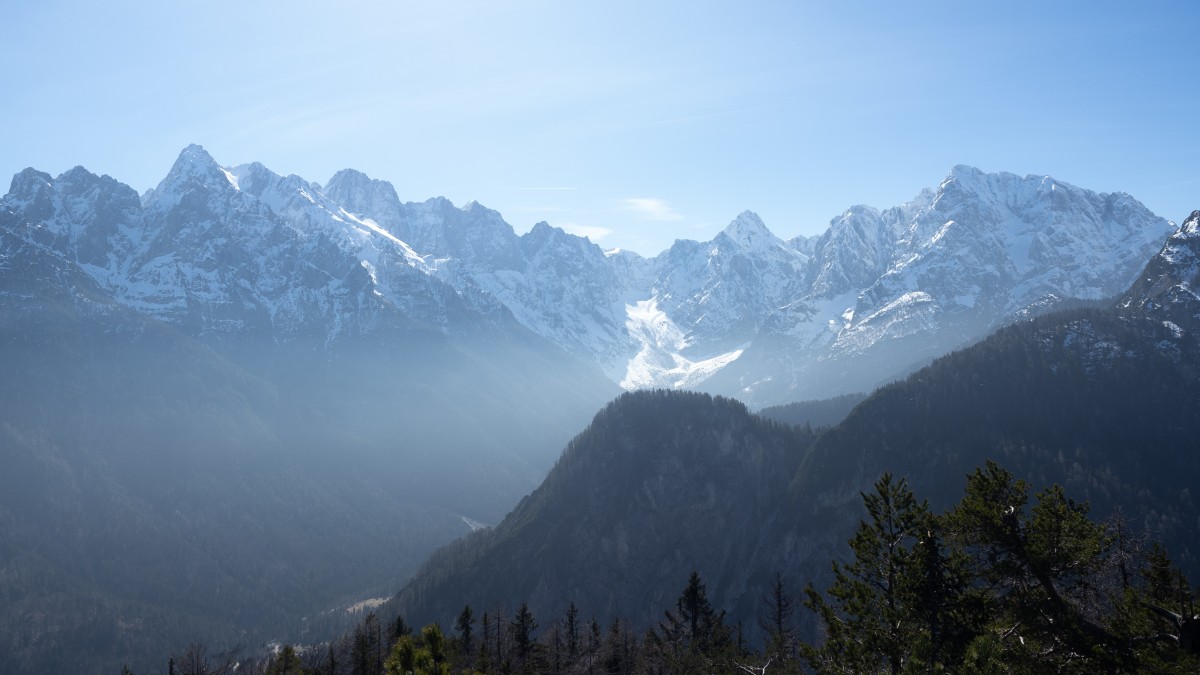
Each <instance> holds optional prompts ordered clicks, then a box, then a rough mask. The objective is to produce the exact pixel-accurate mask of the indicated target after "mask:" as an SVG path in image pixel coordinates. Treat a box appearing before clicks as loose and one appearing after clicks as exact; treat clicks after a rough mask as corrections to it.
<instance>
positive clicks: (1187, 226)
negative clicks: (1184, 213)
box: [1179, 211, 1200, 237]
mask: <svg viewBox="0 0 1200 675" xmlns="http://www.w3.org/2000/svg"><path fill="white" fill-rule="evenodd" d="M1179 233H1180V234H1182V235H1183V236H1185V237H1194V236H1196V235H1200V211H1192V215H1190V216H1188V218H1187V220H1185V221H1183V225H1180V226H1179Z"/></svg>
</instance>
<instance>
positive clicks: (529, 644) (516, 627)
mask: <svg viewBox="0 0 1200 675" xmlns="http://www.w3.org/2000/svg"><path fill="white" fill-rule="evenodd" d="M509 629H510V631H511V633H512V639H513V647H514V649H516V657H517V664H518V667H520V668H522V669H527V668H528V666H529V665H530V661H531V658H530V657H531V656H532V653H533V644H534V642H533V631H535V630H537V622H536V621H535V620H534V618H533V613H532V612H530V611H529V604H528V603H525V602H522V603H521V606H520V608H518V609H517V613H516V615H514V616H513V622H512V625H511V626H510V627H509Z"/></svg>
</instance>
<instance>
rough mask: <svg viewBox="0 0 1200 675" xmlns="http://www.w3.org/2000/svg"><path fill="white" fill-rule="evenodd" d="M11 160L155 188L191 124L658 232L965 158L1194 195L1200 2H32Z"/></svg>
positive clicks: (7, 121) (7, 162) (692, 230)
mask: <svg viewBox="0 0 1200 675" xmlns="http://www.w3.org/2000/svg"><path fill="white" fill-rule="evenodd" d="M6 15H7V21H6V23H7V24H8V30H7V31H6V35H5V39H4V40H3V41H2V42H0V56H2V57H3V63H4V72H5V74H4V77H3V79H2V80H0V82H2V83H3V88H2V89H0V91H3V92H4V103H3V105H0V174H3V175H5V176H8V175H11V174H13V173H16V172H17V171H19V170H21V169H23V168H24V167H26V166H34V167H36V168H39V169H42V170H44V171H47V172H49V173H52V174H55V175H57V174H58V173H60V172H62V171H65V170H66V169H68V168H70V167H72V166H75V165H77V164H82V165H84V166H86V167H87V168H88V169H90V170H92V171H94V172H96V173H106V174H109V175H111V176H113V177H115V178H117V179H118V180H121V181H123V182H125V183H128V184H130V185H132V186H133V187H134V188H136V189H137V190H138V191H143V190H145V189H146V188H149V187H152V186H153V185H154V184H156V183H157V182H158V181H159V180H160V179H161V178H162V177H163V176H164V175H165V174H166V172H167V170H168V168H169V167H170V165H171V163H172V162H173V161H174V159H175V157H176V155H177V154H178V153H179V151H180V150H181V149H182V148H183V147H184V146H186V145H187V144H189V143H193V142H194V143H200V144H201V145H203V146H205V147H206V148H207V149H208V150H209V152H210V153H212V154H213V156H214V157H215V158H216V159H217V161H218V162H220V163H222V164H225V165H233V164H240V163H244V162H250V161H261V162H262V163H264V164H265V165H267V166H268V167H269V168H271V169H272V170H274V171H276V172H279V173H283V174H288V173H295V174H299V175H301V176H304V177H305V178H307V179H309V180H315V181H318V182H322V183H323V182H325V181H326V180H328V178H329V177H330V176H331V175H332V174H333V173H334V172H335V171H337V170H338V169H341V168H345V167H353V168H357V169H360V170H362V171H365V172H366V173H368V174H370V175H371V176H372V177H375V178H382V179H385V180H388V181H391V182H392V183H393V184H394V185H395V186H396V190H397V192H398V193H399V194H400V197H401V199H404V200H414V201H420V200H424V199H427V198H429V197H433V196H437V195H443V196H446V197H448V198H450V199H451V200H453V201H454V202H455V203H457V204H460V205H461V204H463V203H465V202H467V201H470V200H476V201H478V202H480V203H482V204H484V205H486V206H489V207H491V208H494V209H496V210H498V211H500V212H501V213H502V214H503V215H504V217H505V218H506V219H507V220H508V221H509V222H510V223H512V224H513V226H514V227H515V228H516V229H517V231H518V232H524V231H526V230H528V229H529V228H530V227H532V225H533V224H534V223H536V222H537V221H539V220H546V221H548V222H550V223H551V224H552V225H557V226H560V227H563V228H564V229H568V230H570V231H574V232H576V233H579V234H586V235H589V236H590V237H591V238H592V240H593V241H595V242H597V243H599V244H600V245H601V246H604V247H606V248H608V247H614V246H619V247H623V248H629V249H632V250H635V251H638V252H639V253H642V254H644V255H653V254H655V253H658V252H659V251H660V250H662V249H664V248H666V247H667V246H669V245H670V243H671V242H672V241H673V240H674V239H677V238H687V239H708V238H711V237H712V236H713V235H715V234H716V233H717V232H718V231H719V230H720V229H721V228H723V227H724V226H725V224H727V223H728V222H729V221H730V220H732V219H733V218H734V217H735V216H736V215H737V214H738V213H739V212H741V211H742V210H745V209H750V210H753V211H755V212H757V213H758V214H759V215H761V216H762V217H763V219H764V220H765V221H766V223H767V225H768V226H769V227H770V228H771V229H772V230H773V231H774V232H775V233H776V234H778V235H780V236H783V237H791V236H794V235H796V234H808V235H812V234H817V233H819V232H821V231H823V230H824V229H825V227H826V226H827V224H828V222H829V219H830V218H832V217H834V216H836V215H837V214H839V213H840V212H841V211H843V210H844V209H845V208H846V207H848V206H850V205H852V204H858V203H866V204H871V205H874V206H878V207H887V206H892V205H895V204H898V203H902V202H904V201H906V200H908V199H910V198H912V197H913V196H914V195H916V193H917V192H918V191H919V190H920V189H921V188H923V187H928V186H935V185H936V184H937V183H938V182H940V181H941V179H942V178H943V177H944V176H945V174H946V173H947V172H948V170H949V169H950V167H951V166H953V165H954V164H970V165H973V166H977V167H979V168H981V169H984V170H986V171H1010V172H1013V173H1018V174H1049V175H1053V176H1055V177H1056V178H1058V179H1060V180H1063V181H1066V182H1069V183H1072V184H1075V185H1078V186H1080V187H1086V188H1090V189H1094V190H1097V191H1101V192H1110V191H1125V192H1129V193H1130V194H1132V195H1133V196H1135V197H1136V198H1138V199H1140V200H1141V201H1142V202H1144V203H1145V204H1146V205H1147V206H1149V207H1150V208H1151V209H1152V210H1154V211H1155V212H1156V213H1158V214H1159V215H1162V216H1164V217H1167V218H1170V219H1172V220H1176V221H1179V220H1181V219H1182V218H1183V217H1185V216H1186V215H1187V214H1188V213H1190V211H1191V210H1192V209H1196V208H1200V131H1198V130H1200V120H1198V118H1197V111H1198V110H1200V105H1198V104H1200V86H1198V85H1200V39H1198V38H1196V35H1197V29H1198V28H1200V3H1195V2H1175V3H1166V2H1146V3H1106V2H1049V3H1048V2H1037V3H1033V2H1003V3H983V2H971V1H966V2H964V1H962V0H959V1H958V2H903V3H898V2H886V3H885V2H878V3H867V2H839V3H816V2H813V3H806V2H748V3H732V2H724V3H708V2H697V1H695V0H693V1H691V2H673V1H670V2H655V3H647V2H626V1H624V0H606V1H605V2H590V1H582V0H579V1H572V0H556V1H550V0H545V1H543V0H507V1H505V2H496V1H495V0H493V1H490V2H483V1H478V2H477V1H473V0H462V1H459V0H381V1H369V0H350V1H349V2H344V3H330V2H322V3H314V2H304V1H293V2H288V3H282V2H256V1H254V0H243V1H241V2H227V1H225V0H207V1H206V2H202V3H169V2H168V3H163V2H153V3H151V2H115V3H84V2H55V1H53V0H43V1H41V2H28V3H18V4H16V5H14V6H12V7H9V8H7V9H6Z"/></svg>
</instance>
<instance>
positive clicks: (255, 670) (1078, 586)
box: [165, 462, 1200, 675]
mask: <svg viewBox="0 0 1200 675" xmlns="http://www.w3.org/2000/svg"><path fill="white" fill-rule="evenodd" d="M1030 492H1031V490H1030V486H1029V484H1028V483H1027V482H1026V481H1024V480H1020V479H1017V478H1015V477H1014V476H1013V475H1012V474H1011V473H1009V472H1008V471H1006V470H1005V469H1004V468H1002V467H1000V466H999V465H998V464H995V463H992V462H989V463H987V464H985V465H984V466H982V467H980V468H977V469H976V470H975V471H974V472H972V473H971V474H969V475H968V476H967V477H966V481H965V488H964V490H963V492H962V497H961V499H960V500H959V501H958V502H957V503H956V504H955V505H954V506H953V507H952V508H950V509H948V510H947V511H945V512H943V513H935V512H934V511H933V510H932V509H931V508H930V507H929V504H928V502H927V501H926V500H924V499H922V498H920V497H919V496H918V495H916V494H914V493H913V491H912V490H911V489H910V487H909V485H908V482H907V481H906V480H905V479H903V478H896V477H894V476H892V475H890V474H884V475H883V476H882V477H880V478H879V480H877V481H876V482H875V484H874V486H873V489H872V490H871V491H870V492H865V493H863V494H862V495H861V501H862V508H861V509H860V516H861V518H862V519H861V520H860V522H859V524H858V527H857V530H856V531H855V533H854V536H853V538H851V539H850V541H849V545H848V547H847V548H846V549H844V550H843V553H845V554H846V555H847V557H846V559H845V561H844V562H840V561H833V562H832V570H833V581H832V583H830V584H829V585H828V587H825V588H818V587H815V586H814V585H813V584H811V583H808V584H807V585H805V586H804V587H802V588H801V587H798V586H796V585H795V584H796V582H795V581H794V579H795V575H794V574H790V573H789V571H786V570H785V571H780V572H778V573H777V574H776V575H775V576H774V578H773V581H772V584H771V586H770V589H769V592H767V593H765V594H763V596H762V597H761V598H758V600H757V605H758V610H757V616H756V628H757V631H756V632H757V634H758V635H759V636H760V637H759V638H758V639H757V640H751V639H749V638H748V634H749V631H748V628H749V627H748V626H747V625H745V624H744V623H743V622H733V621H731V620H730V619H729V617H728V616H727V614H726V613H725V612H724V611H721V610H718V609H717V608H716V607H715V605H714V602H713V600H712V599H711V598H710V597H709V592H708V586H707V584H706V582H705V581H704V579H703V578H702V577H701V576H700V575H699V574H698V573H696V572H692V573H691V574H690V575H689V576H688V578H687V579H685V580H681V581H680V587H679V588H680V590H679V591H678V595H677V596H676V597H675V598H674V600H673V602H671V603H669V604H668V605H667V606H665V607H663V608H662V609H661V613H660V615H659V618H658V619H657V620H656V621H653V622H650V623H649V625H646V623H645V622H642V621H636V620H631V619H628V618H621V617H618V618H615V619H613V620H612V621H611V622H606V623H604V624H602V623H600V622H599V621H598V620H597V619H596V618H594V616H593V615H591V614H589V608H588V607H587V606H577V605H576V604H575V603H574V602H570V603H569V604H568V605H567V606H566V607H565V608H563V610H562V611H561V612H559V613H556V614H555V615H552V616H535V615H534V614H533V613H532V612H531V610H530V608H529V605H528V603H520V604H519V605H518V606H516V607H515V608H505V607H501V606H487V605H475V606H473V605H470V604H467V605H465V606H464V607H463V608H462V609H461V611H460V612H459V613H458V615H457V618H456V619H455V620H454V622H453V623H452V624H450V625H447V626H442V625H440V624H438V623H431V624H428V625H425V626H424V627H422V628H420V629H419V630H417V629H415V628H414V627H413V626H410V625H409V624H408V623H407V622H406V621H405V619H404V618H403V617H402V616H395V617H388V616H378V615H375V614H370V615H368V616H367V617H366V618H365V619H364V620H363V621H362V622H361V623H359V624H358V625H357V626H356V627H355V628H354V629H353V630H351V631H349V632H347V633H346V634H344V635H342V636H341V637H340V638H338V639H335V640H333V641H330V642H327V643H323V644H319V645H303V646H301V645H285V646H281V647H280V648H278V649H277V650H276V651H275V652H274V653H273V654H271V655H269V656H265V657H262V658H257V659H253V658H251V659H248V660H239V659H238V657H237V656H236V655H232V654H223V655H215V656H213V655H209V654H208V653H207V650H206V649H205V648H204V647H203V646H200V645H192V646H191V647H189V648H188V649H187V650H185V651H182V652H181V653H179V654H176V655H174V656H171V657H168V662H167V665H166V671H165V672H167V673H171V674H172V675H174V674H178V675H201V674H204V673H207V674H209V675H215V674H217V673H223V672H233V671H234V667H233V666H234V665H235V664H236V665H237V668H236V672H238V673H251V674H259V673H261V674H264V675H267V674H277V675H282V674H285V673H287V674H292V675H302V674H309V675H318V674H320V675H385V674H386V675H394V674H399V673H418V674H423V673H430V674H447V675H448V674H449V673H606V674H613V675H616V674H634V673H702V672H707V673H768V672H770V673H800V672H816V673H891V674H895V673H917V672H920V673H927V672H972V673H1042V672H1059V673H1097V672H1160V673H1194V672H1197V671H1198V669H1200V616H1198V615H1197V614H1196V612H1197V607H1196V594H1195V592H1194V590H1193V589H1192V587H1191V585H1190V583H1189V581H1188V579H1187V578H1186V577H1185V576H1184V574H1183V573H1182V572H1181V571H1180V570H1179V568H1178V567H1176V566H1175V565H1174V563H1173V562H1172V561H1171V559H1170V557H1169V555H1168V552H1167V551H1166V550H1165V549H1164V548H1163V547H1162V546H1161V545H1160V544H1159V543H1157V542H1152V541H1149V540H1148V539H1146V538H1145V537H1144V536H1140V535H1137V534H1135V533H1133V532H1131V531H1130V530H1129V529H1128V523H1125V522H1123V521H1122V520H1121V519H1119V518H1109V519H1105V520H1097V519H1095V518H1093V517H1092V516H1091V514H1090V513H1089V507H1088V505H1087V504H1086V503H1082V502H1077V501H1075V500H1074V499H1073V498H1071V497H1070V496H1069V495H1068V494H1067V493H1066V492H1065V491H1064V490H1063V489H1062V488H1061V487H1060V486H1057V485H1054V486H1050V487H1048V488H1046V489H1044V490H1040V491H1037V492H1036V493H1034V494H1032V495H1031V494H1030ZM804 615H808V617H809V618H815V619H816V621H817V624H818V626H819V632H818V634H817V636H815V639H809V638H808V636H806V635H804V632H803V631H802V629H801V628H800V626H801V619H802V618H803V617H804Z"/></svg>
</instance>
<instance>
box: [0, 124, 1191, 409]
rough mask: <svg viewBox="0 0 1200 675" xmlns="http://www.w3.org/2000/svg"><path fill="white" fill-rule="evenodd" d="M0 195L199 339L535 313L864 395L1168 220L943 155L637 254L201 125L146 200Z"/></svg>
mask: <svg viewBox="0 0 1200 675" xmlns="http://www.w3.org/2000/svg"><path fill="white" fill-rule="evenodd" d="M2 208H3V210H4V211H5V212H6V214H5V216H4V218H5V220H6V221H7V222H8V223H14V222H27V223H30V224H33V225H36V227H35V228H33V229H32V230H31V232H30V236H32V237H33V238H34V239H35V240H36V241H39V242H41V243H43V244H44V245H47V246H50V247H51V248H53V249H54V250H56V251H58V252H59V253H60V254H62V255H65V256H66V257H67V258H68V259H70V260H72V261H73V262H74V263H75V264H77V265H78V270H77V271H76V272H77V273H82V274H84V275H86V276H88V277H89V278H90V279H91V280H92V281H93V282H94V283H95V284H96V285H97V286H99V287H100V289H101V290H102V291H103V292H104V293H106V294H107V295H108V296H109V297H110V299H111V301H112V302H113V303H116V304H119V305H121V306H123V307H127V308H129V309H132V310H133V311H136V312H138V313H140V314H143V315H148V316H151V317H153V318H155V319H157V320H160V321H164V322H166V323H168V324H171V325H175V326H179V327H181V328H183V329H184V330H186V331H188V332H189V333H190V334H195V335H201V336H204V337H206V338H207V339H215V340H225V341H231V340H232V341H236V340H237V339H239V336H243V335H246V334H251V333H252V334H263V333H264V332H265V333H269V334H271V335H272V336H273V338H274V339H275V341H276V342H280V343H301V342H305V343H308V344H312V345H328V344H332V343H334V342H336V341H338V340H343V339H347V338H352V337H355V336H362V335H367V334H370V333H371V332H372V331H374V330H376V329H377V328H379V327H381V326H384V325H387V324H389V323H396V322H400V323H403V322H404V321H408V322H412V323H416V324H420V325H423V326H426V327H433V328H435V329H437V330H439V331H443V332H445V333H447V334H450V335H456V334H457V335H465V334H467V333H471V332H472V331H476V330H482V331H485V332H490V333H492V334H495V335H507V336H509V337H513V338H518V336H522V335H524V334H526V333H532V334H535V335H536V336H538V337H540V338H542V339H544V340H545V341H547V342H549V343H551V344H553V345H555V346H557V347H559V348H561V349H562V350H564V351H566V352H567V353H568V354H570V355H572V356H574V357H576V358H577V359H579V360H580V361H582V362H584V363H586V364H589V365H590V366H592V367H595V368H597V369H599V370H600V371H601V372H603V373H604V374H605V375H606V376H607V377H608V378H609V379H610V380H612V381H613V382H614V383H617V384H619V385H620V386H622V387H624V388H626V389H637V388H647V387H665V388H691V389H699V390H703V391H709V392H712V393H718V394H723V395H728V396H735V397H737V398H739V399H741V400H744V401H746V402H747V403H748V404H750V405H752V406H755V407H761V406H765V405H779V404H785V403H791V402H794V401H798V400H804V399H813V398H824V397H828V396H831V395H837V394H847V393H858V392H867V391H870V390H871V389H872V388H873V387H875V386H878V385H879V384H882V383H884V382H886V381H888V380H890V379H893V378H895V377H898V376H901V375H903V374H905V373H907V372H911V371H912V370H913V369H914V368H916V367H919V366H920V365H924V364H925V363H927V362H929V361H930V360H932V359H933V358H935V357H937V356H940V355H942V354H945V353H947V352H949V351H951V350H953V349H956V348H959V347H962V346H965V345H967V344H969V343H971V342H973V341H975V340H978V339H980V338H982V337H983V336H985V335H987V334H988V333H990V332H991V331H993V330H995V329H996V328H998V327H1000V326H1003V325H1007V324H1009V323H1011V322H1013V321H1016V320H1018V319H1021V318H1027V317H1029V316H1033V315H1036V314H1038V313H1041V312H1044V311H1047V310H1049V309H1051V308H1054V307H1060V306H1063V304H1064V303H1070V302H1072V301H1077V300H1090V301H1095V300H1102V299H1106V298H1111V297H1114V296H1116V295H1117V294H1119V293H1121V292H1122V291H1124V290H1125V289H1126V288H1127V287H1128V286H1129V284H1130V283H1131V282H1132V281H1133V279H1134V277H1135V275H1136V274H1137V273H1138V272H1139V271H1140V270H1141V267H1142V264H1143V263H1144V262H1145V261H1146V260H1147V259H1148V258H1149V257H1150V256H1151V255H1153V254H1154V253H1155V252H1156V251H1157V250H1158V249H1159V247H1160V246H1161V245H1162V242H1163V240H1164V239H1165V238H1166V237H1167V235H1169V234H1170V233H1171V232H1172V231H1173V229H1174V228H1173V225H1172V224H1171V223H1170V222H1168V221H1166V220H1164V219H1162V218H1159V217H1156V216H1154V215H1153V214H1152V213H1150V212H1149V211H1148V210H1147V209H1146V208H1145V207H1144V206H1142V205H1141V204H1140V203H1138V202H1137V201H1136V200H1135V199H1133V198H1132V197H1130V196H1129V195H1127V194H1123V193H1113V194H1097V193H1094V192H1091V191H1088V190H1083V189H1080V188H1076V187H1073V186H1071V185H1068V184H1066V183H1063V182H1061V181H1057V180H1055V179H1053V178H1050V177H1048V176H1025V177H1023V178H1022V177H1019V176H1016V175H1013V174H1007V173H997V174H985V173H983V172H981V171H979V170H977V169H973V168H970V167H966V166H957V167H954V168H953V169H952V170H951V171H950V173H949V175H948V176H947V177H946V178H945V179H944V180H943V181H942V182H941V183H940V184H939V185H938V186H937V187H936V188H934V189H927V190H924V191H922V192H921V193H920V194H919V195H917V196H916V197H915V198H914V199H913V200H912V201H911V202H908V203H906V204H903V205H901V206H896V207H892V208H889V209H886V210H883V211H879V210H877V209H874V208H871V207H867V206H853V207H851V208H849V209H847V210H846V212H845V213H843V214H842V215H840V216H839V217H837V218H834V219H833V220H832V221H831V222H830V224H829V227H828V229H827V230H826V231H825V232H824V233H823V234H821V235H820V236H816V237H811V238H808V237H803V236H800V237H796V238H794V239H791V240H787V241H784V240H782V239H780V238H778V237H776V236H775V235H774V234H773V233H772V232H771V231H770V230H769V229H768V228H767V226H766V225H765V224H764V223H763V222H762V220H761V219H760V218H758V216H756V215H755V214H753V213H752V212H749V211H747V212H744V213H742V214H741V215H739V216H738V217H737V218H735V219H734V220H733V221H732V222H731V223H730V224H729V226H728V227H727V228H725V230H723V231H722V232H721V233H719V234H718V235H717V236H716V237H715V238H714V239H712V240H711V241H708V242H695V241H682V240H681V241H677V242H676V243H675V245H674V246H672V247H671V248H670V249H668V250H667V251H663V252H662V253H660V254H658V255H657V256H655V257H653V258H644V257H642V256H639V255H637V254H635V253H632V252H628V251H618V250H609V251H605V250H603V249H601V248H600V247H599V246H597V245H596V244H594V243H592V242H591V241H589V240H588V239H586V238H582V237H577V236H574V235H571V234H568V233H567V232H564V231H563V230H561V229H558V228H554V227H551V226H549V225H547V224H545V223H538V224H537V225H535V226H534V227H533V228H532V229H531V230H530V231H529V232H527V233H525V234H523V235H520V236H518V235H517V234H516V233H515V232H514V230H513V228H512V227H511V226H510V225H509V224H508V223H506V222H505V221H504V220H503V219H502V217H501V216H500V214H498V213H496V212H495V211H491V210H489V209H487V208H484V207H483V206H480V205H479V204H477V203H474V202H472V203H469V204H467V205H466V206H464V207H462V208H458V207H455V206H454V205H453V204H451V203H450V202H449V201H447V200H445V199H443V198H435V199H430V200H428V201H425V202H420V203H413V202H407V203H406V202H401V201H400V199H399V197H398V196H397V194H396V191H395V189H394V188H393V187H392V186H391V185H390V184H389V183H386V182H384V181H379V180H372V179H371V178H369V177H367V176H366V175H364V174H362V173H360V172H357V171H353V170H344V171H340V172H338V173H336V174H335V175H334V176H333V177H332V178H331V179H330V180H329V181H328V183H327V184H326V185H325V186H323V187H322V186H321V185H319V184H316V183H311V182H308V181H306V180H304V179H302V178H300V177H298V176H294V175H293V176H286V177H284V176H280V175H278V174H275V173H272V172H271V171H270V170H268V169H267V168H266V167H263V166H262V165H261V164H257V163H254V164H247V165H241V166H235V167H228V168H226V167H222V166H219V165H218V164H217V163H216V162H215V161H214V160H213V159H212V157H211V156H209V155H208V153H206V152H205V151H204V150H203V149H202V148H200V147H199V146H190V147H188V148H186V149H185V150H184V151H183V152H182V153H181V155H180V157H179V159H178V160H177V161H176V163H175V165H174V166H173V167H172V169H171V171H170V172H169V173H168V175H167V177H166V178H165V179H164V180H163V182H162V183H161V184H160V185H159V186H158V187H156V188H154V189H153V190H150V191H148V192H147V193H146V194H145V195H142V196H141V197H140V198H139V197H138V195H136V194H135V193H134V192H133V190H131V189H129V188H128V187H125V186H123V185H121V184H119V183H117V182H116V181H114V180H112V179H110V178H107V177H105V178H97V177H96V176H94V175H92V174H90V173H88V172H87V171H86V170H84V169H82V168H76V169H73V170H71V171H69V172H67V173H65V174H63V175H62V176H60V177H59V178H57V179H52V178H50V176H48V175H46V174H43V173H39V172H37V171H34V170H26V171H24V172H22V173H21V174H19V175H18V176H17V177H16V178H15V179H14V181H13V184H12V188H11V190H10V192H9V194H8V195H7V196H6V197H5V198H4V200H3V207H2ZM9 227H10V228H11V225H10V226H9ZM393 310H394V311H393ZM401 316H403V317H404V318H403V320H401V318H400V317H401Z"/></svg>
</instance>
